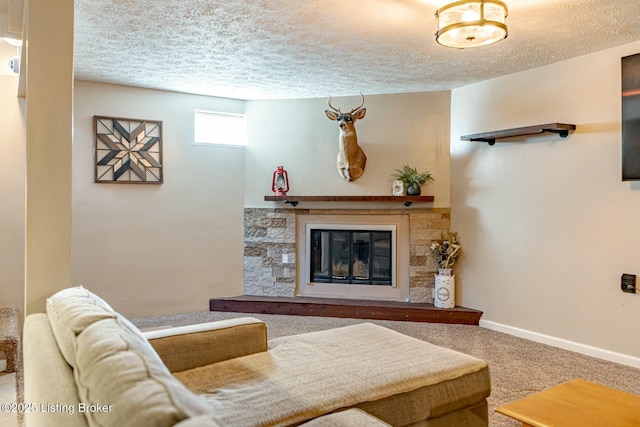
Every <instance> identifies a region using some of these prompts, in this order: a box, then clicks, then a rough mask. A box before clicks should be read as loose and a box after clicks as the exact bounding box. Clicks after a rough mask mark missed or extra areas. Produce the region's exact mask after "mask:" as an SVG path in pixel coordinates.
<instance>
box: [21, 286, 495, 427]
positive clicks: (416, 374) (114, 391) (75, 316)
mask: <svg viewBox="0 0 640 427" xmlns="http://www.w3.org/2000/svg"><path fill="white" fill-rule="evenodd" d="M24 368H25V387H24V389H25V404H24V408H23V409H24V412H25V422H26V426H27V427H45V426H46V427H57V426H60V427H63V426H64V427H75V426H78V427H87V426H100V427H106V426H114V427H115V426H117V427H123V426H144V427H154V426H174V425H175V426H178V427H220V426H239V427H251V426H296V425H303V426H306V427H324V426H352V427H356V426H370V427H374V426H385V425H393V426H415V427H417V426H432V427H441V426H469V427H473V426H487V425H488V423H487V403H486V397H487V396H488V395H489V388H490V385H489V384H490V383H489V372H488V367H487V364H486V363H485V362H483V361H481V360H479V359H476V358H473V357H471V356H468V355H464V354H462V353H458V352H455V351H452V350H448V349H445V348H442V347H438V346H434V345H431V344H428V343H426V342H424V341H420V340H416V339H414V338H411V337H408V336H405V335H402V334H400V333H397V332H394V331H391V330H389V329H386V328H383V327H381V326H377V325H373V324H370V323H362V324H357V325H353V326H348V327H344V328H336V329H331V330H327V331H320V332H313V333H307V334H300V335H294V336H288V337H283V338H279V339H274V340H271V341H270V342H268V343H267V338H266V326H265V324H264V323H263V322H261V321H259V320H257V319H254V318H240V319H234V320H227V321H220V322H211V323H206V324H198V325H192V326H188V327H176V328H169V329H164V330H160V331H152V332H147V333H141V332H140V331H139V330H138V329H137V328H136V327H135V326H134V325H133V324H132V323H131V322H130V321H128V320H127V319H126V318H124V317H123V316H122V315H120V314H118V313H117V312H115V311H114V310H113V309H112V308H111V307H110V306H109V304H107V303H106V302H105V301H104V300H102V299H101V298H100V297H98V296H96V295H95V294H92V293H91V292H89V291H88V290H86V289H84V288H81V287H78V288H69V289H65V290H62V291H60V292H58V293H56V294H55V295H53V296H52V297H51V298H49V300H48V302H47V314H44V313H40V314H32V315H30V316H28V317H27V318H26V319H25V325H24Z"/></svg>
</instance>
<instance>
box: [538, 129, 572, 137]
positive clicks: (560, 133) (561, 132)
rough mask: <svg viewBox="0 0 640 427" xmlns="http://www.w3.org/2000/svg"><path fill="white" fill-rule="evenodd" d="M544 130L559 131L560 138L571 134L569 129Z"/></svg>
mask: <svg viewBox="0 0 640 427" xmlns="http://www.w3.org/2000/svg"><path fill="white" fill-rule="evenodd" d="M543 131H544V132H551V133H557V134H558V135H560V138H566V137H568V136H569V129H543Z"/></svg>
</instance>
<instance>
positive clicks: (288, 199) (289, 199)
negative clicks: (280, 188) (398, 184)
mask: <svg viewBox="0 0 640 427" xmlns="http://www.w3.org/2000/svg"><path fill="white" fill-rule="evenodd" d="M434 199H435V197H434V196H264V200H265V202H284V203H287V204H290V205H291V206H297V205H298V202H402V203H403V204H404V205H405V206H411V204H413V203H414V202H433V201H434Z"/></svg>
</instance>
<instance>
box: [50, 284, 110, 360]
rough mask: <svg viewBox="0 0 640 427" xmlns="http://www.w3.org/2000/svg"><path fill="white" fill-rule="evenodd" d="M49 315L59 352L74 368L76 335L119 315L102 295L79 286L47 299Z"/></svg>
mask: <svg viewBox="0 0 640 427" xmlns="http://www.w3.org/2000/svg"><path fill="white" fill-rule="evenodd" d="M47 316H48V318H49V324H50V325H51V329H52V331H53V335H54V336H55V337H56V342H57V343H58V348H59V349H60V353H62V356H63V357H64V359H65V360H66V361H67V363H68V364H69V365H70V366H71V367H72V368H73V367H74V366H75V346H76V342H75V341H76V336H77V335H78V334H79V333H81V332H82V331H83V330H84V329H85V328H86V327H87V326H89V325H91V324H92V323H93V322H96V321H98V320H102V319H113V318H115V317H116V316H117V314H116V313H115V311H114V310H113V309H112V308H111V306H110V305H109V304H107V303H106V302H105V301H104V300H103V299H102V298H100V297H99V296H97V295H95V294H94V293H92V292H90V291H88V290H87V289H85V288H83V287H82V286H78V287H74V288H67V289H63V290H61V291H59V292H57V293H55V294H54V295H52V296H51V297H49V298H47Z"/></svg>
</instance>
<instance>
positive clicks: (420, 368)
mask: <svg viewBox="0 0 640 427" xmlns="http://www.w3.org/2000/svg"><path fill="white" fill-rule="evenodd" d="M270 347H271V348H270V350H269V352H266V353H258V354H254V355H249V356H245V357H240V358H236V359H232V360H228V361H224V362H220V363H216V364H212V365H207V366H203V367H199V368H194V369H191V370H187V371H184V372H181V373H177V374H174V375H176V377H177V378H179V379H180V380H181V381H182V382H183V383H184V384H185V385H186V386H187V387H188V388H189V389H191V390H192V391H194V392H195V393H198V394H202V395H203V396H205V398H206V400H207V402H208V404H209V406H210V408H211V411H212V413H214V414H215V415H216V417H217V418H218V419H220V420H221V421H222V422H224V423H227V424H229V425H241V426H243V427H250V426H260V425H270V426H284V425H292V424H295V423H300V422H303V421H306V420H310V419H313V418H317V417H319V416H322V415H324V414H327V413H330V412H334V411H336V410H339V409H342V408H350V407H358V406H360V405H366V404H369V405H372V406H373V408H374V409H375V408H383V410H382V411H379V413H374V412H372V411H370V410H368V409H365V408H363V409H364V410H365V411H366V412H368V413H370V414H372V415H374V416H375V417H377V418H379V419H381V420H382V421H385V422H387V423H389V424H392V425H394V426H403V425H410V424H413V423H416V422H418V421H420V420H424V419H427V418H430V417H435V416H438V415H440V414H442V413H446V412H449V411H455V410H458V409H460V408H463V407H466V406H469V405H473V404H474V403H476V402H479V401H482V400H484V399H485V398H486V396H488V395H489V387H490V386H489V375H488V368H487V364H486V363H485V362H484V361H482V360H479V359H476V358H474V357H471V356H468V355H465V354H462V353H459V352H455V351H453V350H449V349H445V348H442V347H438V346H435V345H432V344H429V343H426V342H424V341H421V340H417V339H414V338H411V337H408V336H406V335H403V334H400V333H398V332H395V331H392V330H389V329H386V328H383V327H381V326H377V325H373V324H370V323H363V324H359V325H353V326H347V327H344V328H336V329H331V330H328V331H320V332H312V333H308V334H301V335H295V336H289V337H283V338H279V339H276V340H272V341H270ZM434 390H435V392H434ZM402 394H404V396H405V399H395V397H397V396H398V395H402ZM432 395H433V396H434V397H435V400H434V401H430V400H429V397H431V396H432ZM388 400H391V401H393V405H390V404H388Z"/></svg>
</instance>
